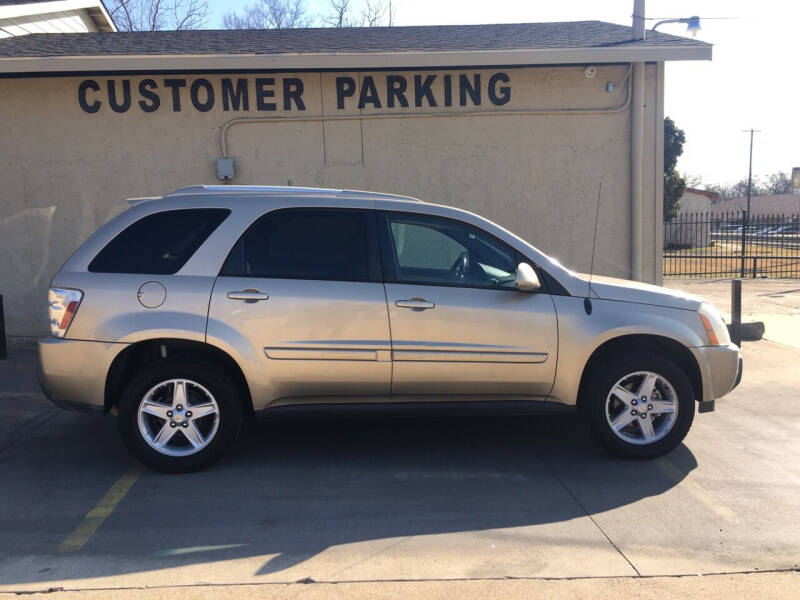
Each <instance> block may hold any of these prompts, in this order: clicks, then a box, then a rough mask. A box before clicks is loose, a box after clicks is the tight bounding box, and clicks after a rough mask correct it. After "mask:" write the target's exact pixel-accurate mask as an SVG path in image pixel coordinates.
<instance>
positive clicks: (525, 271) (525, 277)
mask: <svg viewBox="0 0 800 600" xmlns="http://www.w3.org/2000/svg"><path fill="white" fill-rule="evenodd" d="M514 285H515V286H516V288H517V289H518V290H519V291H520V292H535V291H536V290H538V289H539V288H540V287H542V284H541V283H540V282H539V277H538V276H537V275H536V271H534V270H533V267H532V266H530V265H529V264H528V263H524V262H523V263H519V265H517V273H516V277H515V278H514Z"/></svg>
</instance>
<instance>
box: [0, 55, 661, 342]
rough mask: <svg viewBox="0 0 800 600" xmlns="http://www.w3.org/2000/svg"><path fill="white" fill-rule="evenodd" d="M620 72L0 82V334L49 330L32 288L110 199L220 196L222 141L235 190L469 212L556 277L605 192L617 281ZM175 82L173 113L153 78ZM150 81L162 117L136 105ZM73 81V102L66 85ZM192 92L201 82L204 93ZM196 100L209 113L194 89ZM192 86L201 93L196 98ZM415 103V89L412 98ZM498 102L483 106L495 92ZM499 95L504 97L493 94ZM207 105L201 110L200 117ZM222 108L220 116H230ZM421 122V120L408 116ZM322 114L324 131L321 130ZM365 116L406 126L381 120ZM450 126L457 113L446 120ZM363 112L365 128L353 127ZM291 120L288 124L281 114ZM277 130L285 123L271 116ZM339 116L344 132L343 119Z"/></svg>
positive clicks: (651, 117) (587, 249) (656, 193)
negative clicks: (229, 86) (539, 254)
mask: <svg viewBox="0 0 800 600" xmlns="http://www.w3.org/2000/svg"><path fill="white" fill-rule="evenodd" d="M498 72H502V73H505V74H506V75H507V76H508V79H509V81H508V82H507V83H505V82H503V81H500V82H499V83H498V86H497V88H496V90H495V92H496V93H495V96H497V95H498V94H500V95H502V90H501V86H507V87H509V88H510V99H509V100H508V101H507V102H505V103H504V104H500V105H496V104H493V103H492V102H490V100H489V96H488V89H487V83H488V81H489V79H490V78H491V77H492V75H494V74H496V73H498ZM626 73H627V67H626V66H625V65H619V66H616V65H608V66H603V65H601V66H599V67H598V69H597V74H596V75H595V76H594V77H592V78H587V77H586V75H585V73H584V67H536V68H497V69H486V70H464V71H458V70H452V71H402V72H396V73H387V72H376V73H298V74H274V75H269V74H252V73H249V74H230V75H200V74H186V75H146V76H111V77H109V76H94V75H91V74H89V75H86V76H83V77H42V78H23V79H0V99H1V100H0V104H1V105H2V111H0V126H2V131H3V135H2V145H0V174H2V180H3V191H2V195H3V201H2V203H1V204H0V240H2V242H0V243H1V244H2V257H3V258H2V261H0V293H2V294H3V295H4V296H5V304H6V320H7V329H8V334H9V335H11V336H37V335H43V334H45V333H46V332H47V322H46V317H45V308H46V307H45V298H46V290H47V287H48V285H49V282H50V279H51V278H52V276H53V275H54V274H55V272H56V271H57V270H58V269H59V267H60V266H61V264H62V263H63V262H64V260H65V259H66V258H67V257H68V256H69V254H70V253H71V252H72V251H73V250H74V249H75V248H77V246H78V245H80V243H81V242H82V241H83V240H84V239H85V238H86V237H87V236H88V235H90V234H91V233H92V232H93V231H94V230H95V229H96V228H97V227H98V226H100V225H101V224H102V223H104V222H105V221H107V220H108V219H109V218H110V217H112V216H113V215H115V214H117V213H118V212H120V211H122V210H124V209H125V208H126V203H125V198H127V197H134V196H149V195H160V194H163V193H166V192H169V191H171V190H173V189H175V188H179V187H182V186H186V185H191V184H217V183H219V181H218V179H217V177H216V159H217V158H219V157H220V156H221V155H222V154H221V153H222V151H221V142H222V140H221V133H222V131H223V127H224V125H225V124H226V123H228V122H229V121H231V120H232V119H235V118H243V117H244V118H254V117H255V118H258V119H264V118H267V119H268V120H266V121H254V122H242V123H238V124H235V125H232V126H230V127H229V128H228V129H227V134H226V136H225V143H226V146H227V151H228V155H230V156H233V157H235V161H236V177H235V179H234V181H233V182H234V183H237V184H269V185H287V184H291V185H296V186H330V187H344V188H355V189H370V190H375V191H384V192H393V193H401V194H409V195H412V196H417V197H419V198H422V199H424V200H427V201H430V202H436V203H443V204H449V205H453V206H458V207H463V208H466V209H468V210H472V211H475V212H478V213H480V214H482V215H484V216H486V217H488V218H490V219H492V220H494V221H496V222H498V223H500V224H501V225H503V226H505V227H507V228H508V229H510V230H511V231H513V232H515V233H517V234H518V235H520V236H522V237H523V238H525V239H527V240H529V241H530V242H531V243H533V244H534V245H535V246H537V247H539V248H540V249H541V250H543V251H544V252H547V253H549V254H550V255H552V256H554V257H556V258H558V259H559V260H560V261H561V262H562V263H564V264H565V265H567V266H568V267H571V268H574V269H576V270H579V271H587V270H588V269H589V263H590V259H591V252H592V235H593V230H594V216H595V206H596V204H595V203H596V201H597V190H598V185H599V184H600V183H601V182H602V184H603V185H602V198H601V207H600V218H599V228H598V235H597V253H596V257H595V272H597V273H601V274H606V275H612V276H619V277H627V276H628V275H629V272H630V262H631V261H630V259H631V257H630V196H631V195H630V162H631V156H630V152H631V150H630V147H631V146H630V123H631V115H630V111H631V108H630V103H629V100H628V87H627V84H626V83H622V84H619V85H617V86H616V87H615V89H614V91H612V92H608V91H606V83H607V82H609V81H612V82H615V83H619V82H620V81H623V80H624V78H625V76H626ZM461 74H465V75H467V77H468V80H469V81H474V76H475V75H476V74H478V75H480V78H481V84H482V91H481V104H480V106H474V105H473V103H472V102H471V101H470V100H469V97H467V102H466V104H467V106H465V107H461V106H458V104H459V100H460V97H459V90H458V85H457V83H458V81H459V76H460V75H461ZM389 75H397V76H401V77H404V78H405V80H406V81H407V83H408V86H409V88H408V90H407V92H406V94H407V99H408V100H409V104H410V106H409V107H408V108H402V107H400V106H399V101H397V99H396V102H395V104H396V105H395V107H394V108H389V107H387V106H386V104H387V102H386V89H385V87H386V78H387V76H389ZM415 75H419V76H420V77H421V78H422V80H423V81H424V79H425V78H426V77H428V76H430V75H436V77H435V79H434V81H433V83H432V84H431V94H432V95H433V97H434V100H435V101H436V103H437V106H436V107H429V106H428V99H427V98H428V97H427V96H425V97H423V98H422V100H421V104H422V106H421V107H419V108H417V107H415V106H414V90H413V80H414V76H415ZM445 75H450V76H451V83H453V90H452V102H451V104H453V106H444V104H445V89H444V80H445V78H444V76H445ZM344 76H349V77H353V78H354V80H355V81H356V83H357V87H358V88H361V87H363V85H364V81H365V78H366V77H370V76H371V77H372V78H373V81H374V82H376V89H377V91H378V96H379V98H380V99H381V108H380V109H378V108H375V107H374V106H373V104H370V103H367V106H365V108H364V109H362V110H360V111H359V109H358V108H357V107H356V103H357V101H358V96H359V93H358V92H356V93H355V95H354V96H353V97H349V98H346V99H345V102H344V108H342V109H339V108H338V107H337V90H336V78H337V77H344ZM257 77H258V78H274V79H275V86H274V92H275V96H274V97H269V96H265V97H264V98H262V101H263V102H275V104H276V107H275V110H274V111H258V110H256V108H257V107H256V97H255V91H254V80H255V79H256V78H257ZM176 78H177V79H185V80H186V87H183V88H179V94H180V99H181V110H180V112H175V111H174V110H173V105H172V91H171V89H170V88H165V87H164V85H163V82H164V79H176ZM198 78H203V79H206V80H207V81H208V82H209V83H210V85H211V86H212V88H213V89H214V93H215V99H214V103H213V107H211V108H210V109H209V110H207V111H206V112H203V111H200V110H198V109H196V108H195V107H194V106H193V105H192V103H191V100H190V88H191V85H192V83H193V82H194V81H195V80H197V79H198ZM223 78H231V79H233V80H234V81H235V80H236V79H237V78H244V79H246V80H247V85H248V86H249V93H248V95H249V104H250V106H249V110H248V111H243V110H240V111H238V112H236V111H233V110H228V111H224V109H223V106H222V98H221V85H222V84H221V80H222V79H223ZM287 78H295V79H300V80H302V82H303V87H304V89H303V93H302V100H303V103H304V105H305V110H304V111H299V110H297V105H296V103H290V106H291V110H288V111H286V110H283V108H284V106H283V104H284V102H283V100H284V99H283V88H282V85H283V84H282V81H283V80H284V79H287ZM143 79H152V80H153V81H154V82H155V84H156V86H157V88H152V87H150V88H147V89H149V90H150V91H153V90H155V92H156V93H157V94H158V95H159V98H160V106H159V107H158V109H157V110H155V111H153V112H145V111H143V110H142V109H141V108H140V107H139V102H140V101H143V102H144V103H145V105H147V106H151V105H152V102H149V101H148V100H147V99H146V98H144V97H143V96H141V95H140V94H139V91H138V90H139V85H140V82H141V81H142V80H143ZM85 80H93V81H94V82H96V84H97V86H96V87H97V88H99V91H95V89H94V87H90V88H86V102H87V103H89V104H90V105H91V107H92V108H94V107H95V106H96V105H95V102H97V101H99V102H100V103H101V105H100V106H99V108H98V110H97V111H96V112H93V113H88V112H86V111H85V110H83V109H82V108H81V107H80V106H79V102H78V90H79V86H80V85H81V83H82V82H84V81H85ZM109 80H113V81H114V84H113V85H114V86H115V89H116V90H117V93H118V98H117V100H118V101H120V100H121V99H122V98H123V93H122V91H123V88H122V86H123V83H122V81H123V80H129V81H130V88H131V106H130V108H129V109H127V110H126V111H124V112H115V111H113V110H111V108H110V107H109V101H108V97H107V96H108V92H107V90H108V81H109ZM203 86H205V84H203ZM203 86H201V87H202V89H200V90H199V91H198V94H199V95H197V98H196V99H197V100H198V101H200V102H201V104H206V105H207V101H208V98H207V96H206V95H205V87H203ZM198 89H199V88H198ZM265 89H267V91H269V90H271V89H272V88H271V87H270V86H267V87H265ZM645 90H646V93H645V134H644V135H645V140H644V148H645V152H644V205H643V210H642V217H643V218H642V228H643V236H642V246H643V247H642V252H643V260H642V263H643V278H644V279H645V280H646V281H656V282H660V278H661V273H660V264H661V261H660V254H661V251H660V249H661V245H662V235H663V232H662V226H661V217H660V215H661V214H662V209H661V170H660V165H661V164H662V159H661V158H660V157H661V156H662V154H661V149H660V147H659V144H662V138H661V127H662V121H663V65H662V64H658V65H656V64H653V65H647V67H646V82H645ZM423 96H424V95H423ZM495 99H496V100H497V99H498V98H495ZM500 99H501V100H502V98H500ZM204 107H205V106H204ZM229 108H231V106H229ZM431 113H436V116H427V117H424V116H420V115H425V114H431ZM321 115H325V119H324V120H323V119H320V118H319V117H320V116H321ZM376 115H405V116H402V117H401V118H385V117H377V118H376ZM459 115H460V116H459ZM358 116H363V117H364V118H363V119H353V118H352V117H358ZM297 118H302V119H303V120H299V121H298V120H292V119H297ZM280 119H284V121H283V122H282V121H280ZM348 119H349V120H348Z"/></svg>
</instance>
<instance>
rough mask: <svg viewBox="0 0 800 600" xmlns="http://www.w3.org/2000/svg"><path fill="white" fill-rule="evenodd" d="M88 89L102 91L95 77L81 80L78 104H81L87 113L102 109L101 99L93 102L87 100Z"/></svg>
mask: <svg viewBox="0 0 800 600" xmlns="http://www.w3.org/2000/svg"><path fill="white" fill-rule="evenodd" d="M86 90H93V91H95V92H99V91H100V86H99V85H98V83H97V82H96V81H95V80H94V79H85V80H84V81H81V84H80V85H79V86H78V104H80V105H81V108H82V109H83V112H87V113H90V114H91V113H96V112H97V111H98V110H100V104H101V103H100V100H95V101H94V102H92V103H91V104H89V103H88V102H86Z"/></svg>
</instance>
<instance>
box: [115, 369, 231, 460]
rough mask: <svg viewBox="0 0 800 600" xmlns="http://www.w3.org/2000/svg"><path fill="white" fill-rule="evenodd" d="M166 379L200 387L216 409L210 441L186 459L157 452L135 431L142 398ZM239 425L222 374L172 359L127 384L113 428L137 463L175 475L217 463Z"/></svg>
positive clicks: (229, 387) (219, 370)
mask: <svg viewBox="0 0 800 600" xmlns="http://www.w3.org/2000/svg"><path fill="white" fill-rule="evenodd" d="M170 379H186V380H189V381H192V382H196V383H198V384H200V385H201V386H203V387H204V388H206V390H208V391H209V392H210V393H211V395H212V396H213V398H214V400H215V401H216V403H217V406H218V408H219V422H218V426H217V429H216V433H215V434H214V435H213V437H212V438H211V441H210V442H208V445H206V446H205V447H204V448H202V449H201V450H199V451H197V452H195V453H194V454H189V455H187V456H169V455H167V454H163V453H161V452H159V451H158V450H156V449H155V448H153V447H152V446H151V445H150V444H149V443H148V442H147V441H146V440H145V438H144V437H143V435H142V433H141V431H140V430H139V425H138V410H139V405H140V403H141V402H142V400H143V399H144V396H145V394H147V392H148V391H149V390H150V389H152V388H153V387H154V386H156V385H158V384H159V383H161V382H163V381H167V380H170ZM187 408H188V406H187ZM242 421H243V409H242V400H241V397H240V393H239V392H238V390H237V387H236V386H235V385H234V384H233V382H232V381H231V379H230V377H228V376H227V374H226V372H225V371H223V370H221V369H219V368H217V367H216V366H214V365H213V364H212V363H209V362H207V361H202V360H194V359H191V358H180V357H175V358H165V359H163V360H160V361H158V362H154V363H151V364H149V365H147V366H145V367H144V368H143V369H142V370H141V371H140V372H139V373H138V374H137V375H136V376H135V377H134V378H133V379H132V380H131V381H130V382H129V383H128V385H127V386H126V388H125V391H124V392H123V394H122V398H121V399H120V403H119V418H118V422H117V425H118V427H119V432H120V435H121V436H122V441H123V442H124V443H125V446H126V447H127V448H128V450H130V452H131V454H133V455H134V456H135V457H136V458H137V459H138V460H139V461H141V462H142V463H144V464H145V465H147V466H148V467H151V468H153V469H156V470H158V471H164V472H169V473H176V472H186V471H195V470H197V469H200V468H202V467H204V466H206V465H208V464H210V463H211V462H213V461H215V460H217V459H218V458H219V457H220V456H222V455H223V454H224V453H225V452H226V451H227V450H228V448H230V446H231V445H232V444H233V442H234V440H235V439H236V437H237V436H238V434H239V431H240V430H241V428H242ZM177 430H178V431H180V428H178V429H177Z"/></svg>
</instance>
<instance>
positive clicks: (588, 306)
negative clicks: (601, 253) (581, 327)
mask: <svg viewBox="0 0 800 600" xmlns="http://www.w3.org/2000/svg"><path fill="white" fill-rule="evenodd" d="M602 191H603V182H602V181H601V182H600V185H599V186H598V187H597V209H596V210H595V213H594V240H592V262H591V265H590V266H589V284H588V285H587V287H586V297H585V298H584V299H583V310H585V311H586V314H587V315H590V314H592V300H591V298H590V296H591V295H592V275H593V274H594V253H595V250H597V221H598V220H599V219H600V193H601V192H602Z"/></svg>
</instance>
